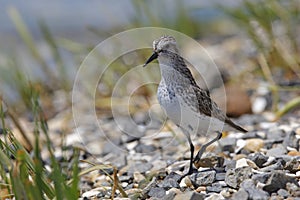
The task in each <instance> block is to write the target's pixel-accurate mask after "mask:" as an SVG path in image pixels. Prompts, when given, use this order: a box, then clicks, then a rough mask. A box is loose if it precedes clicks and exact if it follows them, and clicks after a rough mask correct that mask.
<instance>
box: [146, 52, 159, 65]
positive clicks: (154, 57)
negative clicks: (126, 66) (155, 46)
mask: <svg viewBox="0 0 300 200" xmlns="http://www.w3.org/2000/svg"><path fill="white" fill-rule="evenodd" d="M157 57H158V53H157V52H155V51H154V52H153V54H152V55H151V56H150V58H148V60H147V61H146V63H145V64H144V65H143V67H146V65H148V64H149V63H151V62H152V61H153V60H155V59H156V58H157Z"/></svg>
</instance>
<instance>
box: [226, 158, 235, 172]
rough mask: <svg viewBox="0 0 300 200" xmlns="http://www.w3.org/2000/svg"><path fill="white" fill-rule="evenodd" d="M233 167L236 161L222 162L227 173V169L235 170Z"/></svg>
mask: <svg viewBox="0 0 300 200" xmlns="http://www.w3.org/2000/svg"><path fill="white" fill-rule="evenodd" d="M235 165H236V160H228V159H225V162H224V166H225V171H228V170H229V169H235Z"/></svg>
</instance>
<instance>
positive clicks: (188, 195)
mask: <svg viewBox="0 0 300 200" xmlns="http://www.w3.org/2000/svg"><path fill="white" fill-rule="evenodd" d="M204 198H205V195H204V194H202V193H198V192H194V191H189V192H185V193H183V194H177V195H176V196H175V198H174V200H182V199H184V200H204Z"/></svg>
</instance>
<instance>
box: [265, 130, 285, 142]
mask: <svg viewBox="0 0 300 200" xmlns="http://www.w3.org/2000/svg"><path fill="white" fill-rule="evenodd" d="M285 135H286V134H285V132H284V131H283V130H281V129H278V128H277V127H276V128H272V129H270V130H269V131H268V132H267V139H270V140H273V141H274V142H281V141H283V138H284V137H285Z"/></svg>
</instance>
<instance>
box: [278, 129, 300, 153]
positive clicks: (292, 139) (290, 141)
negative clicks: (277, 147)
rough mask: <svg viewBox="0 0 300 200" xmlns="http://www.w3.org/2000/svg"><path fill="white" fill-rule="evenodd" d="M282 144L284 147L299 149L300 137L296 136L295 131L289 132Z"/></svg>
mask: <svg viewBox="0 0 300 200" xmlns="http://www.w3.org/2000/svg"><path fill="white" fill-rule="evenodd" d="M282 144H283V146H284V147H292V148H295V149H299V138H297V137H296V132H295V131H290V132H288V133H287V134H286V137H285V138H284V140H283V143H282Z"/></svg>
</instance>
